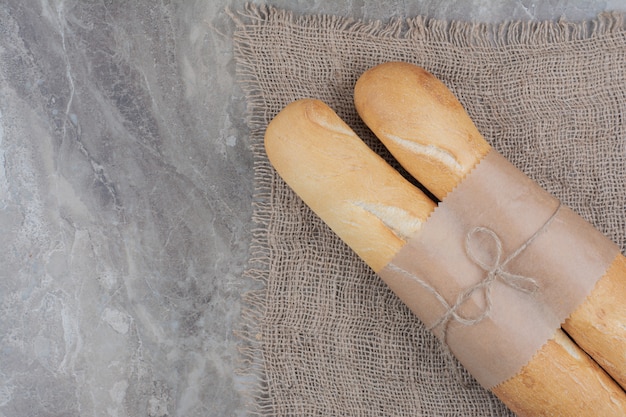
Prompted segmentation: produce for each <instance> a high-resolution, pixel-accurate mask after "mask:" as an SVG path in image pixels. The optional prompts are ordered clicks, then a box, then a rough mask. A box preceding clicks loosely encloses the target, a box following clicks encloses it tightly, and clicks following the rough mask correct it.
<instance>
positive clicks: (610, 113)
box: [235, 6, 626, 416]
mask: <svg viewBox="0 0 626 417" xmlns="http://www.w3.org/2000/svg"><path fill="white" fill-rule="evenodd" d="M235 20H236V21H237V29H236V32H235V47H236V57H237V63H238V72H239V79H240V81H241V84H242V86H243V88H244V90H245V92H246V94H247V98H248V103H249V110H248V111H249V115H248V117H249V119H248V123H249V126H250V134H251V142H252V146H253V152H254V154H255V177H256V196H255V210H254V220H255V222H256V224H257V225H256V228H255V230H254V242H253V244H252V257H251V260H250V265H249V271H248V273H249V275H250V276H252V277H254V278H257V279H259V280H261V282H262V284H263V288H262V289H261V290H259V291H256V292H253V293H251V294H248V295H247V297H246V302H247V303H248V308H247V310H246V311H245V312H244V324H243V326H242V335H243V337H244V339H245V340H246V348H245V350H244V354H245V356H246V358H247V359H248V360H249V364H248V365H249V368H248V371H249V372H250V374H251V375H253V376H255V378H257V381H256V383H255V384H254V386H253V387H252V389H253V391H254V395H255V398H254V405H255V408H256V411H258V412H259V414H261V415H264V416H309V415H325V416H332V415H354V416H381V415H394V416H404V415H406V416H508V415H511V413H510V412H509V411H508V410H507V409H506V407H505V406H504V405H502V404H501V403H500V402H499V401H498V400H497V399H496V398H495V397H493V396H492V395H491V394H490V393H488V392H486V391H484V390H483V389H482V388H481V387H480V386H478V384H476V383H475V382H474V381H473V380H472V378H471V377H470V376H469V375H467V373H465V371H463V370H462V369H458V364H456V363H454V362H450V361H449V360H448V359H447V358H446V356H445V354H444V353H443V350H442V348H441V346H440V345H439V342H438V341H437V340H436V339H435V338H434V337H433V336H432V335H431V334H430V333H429V332H428V331H427V330H425V329H424V327H423V325H422V324H421V323H420V322H419V321H418V320H417V319H416V318H415V317H413V316H412V314H411V313H410V312H409V310H408V309H407V308H406V307H405V306H404V305H403V304H402V303H401V302H400V301H399V300H398V299H397V297H396V296H395V295H394V294H393V293H392V292H391V291H390V290H389V289H388V288H386V286H385V284H384V283H383V282H382V281H381V280H380V279H379V278H378V277H377V276H376V275H375V274H374V273H373V272H372V271H371V270H369V269H368V268H367V267H366V266H365V264H364V263H363V262H361V261H360V260H359V259H358V258H357V257H356V255H354V254H353V253H352V252H351V251H350V249H349V248H347V247H346V246H345V245H344V244H343V243H342V242H341V241H340V240H339V239H338V238H337V237H336V236H334V234H333V233H332V232H331V231H330V230H329V229H328V228H327V227H326V226H325V225H324V224H323V222H322V221H321V220H319V219H318V218H317V217H316V216H315V215H314V214H313V213H312V212H311V211H310V210H309V209H308V208H307V207H306V206H305V205H304V204H303V203H302V202H301V201H300V200H299V198H298V197H297V196H295V194H294V193H293V192H292V191H291V190H290V189H289V188H288V187H287V186H286V185H285V184H284V183H283V181H282V180H281V179H280V178H279V177H278V176H277V174H276V173H275V172H274V171H273V169H272V168H271V167H270V165H269V162H268V161H267V158H266V157H265V153H264V150H263V145H262V142H263V134H264V132H265V128H266V126H267V124H268V122H269V121H270V120H271V118H272V117H273V116H274V115H275V114H276V113H278V112H279V111H280V110H281V109H282V108H283V107H284V106H285V105H287V104H288V103H290V102H291V101H294V100H296V99H299V98H304V97H313V98H318V99H321V100H323V101H325V102H326V103H328V104H329V105H330V106H331V107H332V108H333V109H334V110H335V111H336V112H337V113H338V114H339V115H340V116H341V117H342V118H343V119H344V120H345V121H346V122H347V123H348V124H349V125H350V126H351V127H353V129H354V130H355V131H356V132H357V133H358V134H359V135H360V136H361V137H362V138H363V139H364V140H366V142H368V143H369V144H370V145H371V146H372V147H373V148H374V149H375V150H377V151H378V152H380V153H381V154H383V155H385V156H386V157H388V154H387V153H386V152H385V151H384V150H383V149H382V146H381V145H380V144H379V143H378V142H377V141H376V140H375V138H374V137H373V135H372V134H371V133H370V132H369V131H368V130H367V128H366V127H365V125H364V124H363V123H362V122H361V121H360V120H359V118H358V116H357V114H356V111H355V109H354V106H353V104H352V97H353V96H352V89H353V87H354V83H355V82H356V79H357V78H358V77H359V75H360V74H361V73H363V72H364V71H365V70H367V69H369V68H370V67H372V66H374V65H376V64H379V63H382V62H385V61H394V60H399V61H407V62H412V63H415V64H418V65H421V66H423V67H424V68H426V69H427V70H428V71H430V72H432V73H433V74H434V75H435V76H437V77H438V78H440V79H441V80H442V81H443V82H444V83H445V84H446V85H447V86H448V87H449V88H450V89H451V90H452V91H453V92H454V93H455V94H456V96H457V97H458V98H459V99H460V101H461V102H462V103H463V105H464V106H465V108H466V109H467V111H468V113H469V114H470V116H471V117H472V119H473V120H474V122H475V124H476V125H477V127H478V129H479V130H480V131H481V133H482V134H483V135H484V136H485V138H486V139H487V140H488V141H489V142H490V143H491V145H492V146H493V147H494V148H496V149H497V150H498V151H500V153H502V154H503V155H504V156H505V157H507V158H508V159H509V160H510V161H511V162H512V163H513V164H514V165H516V166H517V167H518V168H520V169H521V170H522V171H524V172H525V173H526V174H528V175H529V176H530V177H531V178H532V179H534V180H535V181H537V182H538V183H539V184H540V185H541V186H543V187H544V188H545V189H547V190H548V191H549V192H551V193H553V194H554V195H555V196H556V197H557V198H559V199H560V200H561V201H562V202H563V203H564V204H566V205H567V206H569V207H570V208H572V209H573V210H574V211H576V212H577V213H579V214H580V215H581V216H582V217H584V218H585V219H586V220H588V221H590V222H591V223H592V224H593V225H595V226H596V227H597V228H598V229H599V230H600V231H602V232H603V233H604V234H605V235H606V236H608V237H609V238H611V239H612V240H613V241H615V242H616V243H617V244H618V245H619V246H620V247H621V249H622V250H624V248H625V247H626V121H625V119H624V117H625V116H624V115H626V71H625V70H626V28H625V25H624V19H623V16H621V15H615V14H612V15H603V16H600V17H598V18H597V19H596V20H594V21H593V22H583V23H567V22H541V23H537V22H535V23H506V24H502V25H482V24H470V23H460V22H442V21H433V20H428V19H424V18H421V17H416V18H413V19H408V20H404V21H394V22H390V23H387V24H382V23H379V22H360V21H352V20H347V19H343V18H338V17H332V16H294V15H293V14H291V13H289V12H287V11H284V10H277V9H274V8H269V7H252V6H251V7H249V8H247V9H246V10H244V11H241V12H240V13H239V14H237V15H236V16H235ZM459 375H460V376H459Z"/></svg>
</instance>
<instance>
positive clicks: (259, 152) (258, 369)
mask: <svg viewBox="0 0 626 417" xmlns="http://www.w3.org/2000/svg"><path fill="white" fill-rule="evenodd" d="M227 13H228V14H229V16H230V17H231V18H232V20H233V22H234V23H235V32H234V38H233V40H234V55H235V60H236V77H237V81H238V83H239V84H240V86H241V87H242V90H243V92H244V94H245V97H246V101H247V108H246V123H247V125H248V128H249V132H250V133H249V135H250V146H251V150H252V153H253V159H254V163H253V167H254V183H255V187H254V196H253V215H252V222H253V228H252V241H251V242H250V256H249V260H248V264H247V268H246V271H245V273H244V278H247V279H251V280H253V281H255V282H257V283H259V284H260V287H261V288H260V289H257V290H251V291H249V292H248V293H246V294H245V295H244V296H243V307H242V313H241V320H240V324H239V326H238V328H237V330H236V333H237V335H238V337H239V338H240V339H241V343H240V348H239V350H240V359H241V366H240V369H239V374H240V376H241V377H242V378H243V380H242V384H243V385H244V387H243V388H244V395H245V396H246V404H247V406H248V409H249V412H250V414H251V415H259V416H274V415H276V413H275V411H274V410H275V407H274V405H273V400H272V395H271V391H272V387H271V381H268V380H267V376H266V373H265V368H264V358H263V352H264V349H263V344H264V326H265V325H264V317H265V310H266V304H265V299H266V288H265V283H266V282H267V279H268V273H269V270H270V263H271V259H272V253H271V249H270V244H269V241H268V236H267V227H268V225H269V224H270V222H271V221H272V189H271V186H270V184H269V183H268V181H267V178H270V177H271V175H273V174H272V172H273V168H272V167H271V165H270V163H269V161H268V159H267V157H266V155H265V150H264V145H263V136H264V134H265V129H266V127H267V124H268V123H269V121H270V120H271V118H272V117H273V116H274V115H271V114H267V113H266V112H264V111H263V109H264V108H265V103H264V96H263V91H262V90H261V88H260V87H259V84H258V80H257V78H256V74H255V66H254V63H253V62H250V61H249V57H250V56H251V54H250V51H249V48H251V45H250V43H249V42H250V40H251V39H250V38H249V37H247V34H246V28H248V27H249V26H250V25H271V24H275V23H279V24H281V25H289V26H295V27H314V28H319V29H334V30H342V31H349V32H351V33H355V34H358V35H360V36H368V37H380V38H399V39H410V40H414V41H416V42H417V43H419V42H434V43H448V44H451V45H453V46H460V47H472V48H474V49H476V50H477V51H478V50H480V49H481V48H486V49H493V48H515V47H516V46H518V45H519V46H528V45H533V44H535V43H541V44H542V45H544V46H545V45H546V44H550V43H559V44H562V43H564V42H567V43H569V42H577V41H582V40H587V39H590V38H594V37H598V36H603V35H608V34H617V33H623V32H624V31H625V30H626V19H624V14H622V13H618V12H607V13H603V14H600V15H598V16H597V18H595V19H593V20H589V21H584V22H568V21H565V20H563V19H561V20H558V21H507V22H503V23H499V24H488V23H475V22H463V21H444V20H437V19H431V18H427V17H424V16H416V17H412V18H407V19H392V20H390V21H388V22H382V21H361V20H356V19H351V18H346V17H339V16H332V15H299V14H296V13H293V12H292V11H289V10H284V9H279V8H275V7H273V6H269V5H255V4H247V5H246V6H245V7H244V8H243V9H242V10H237V11H232V10H227ZM625 36H626V33H625Z"/></svg>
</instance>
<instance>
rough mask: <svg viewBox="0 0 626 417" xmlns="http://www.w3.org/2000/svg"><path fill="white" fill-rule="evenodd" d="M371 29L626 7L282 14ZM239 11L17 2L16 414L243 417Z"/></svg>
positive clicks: (6, 187) (9, 111)
mask: <svg viewBox="0 0 626 417" xmlns="http://www.w3.org/2000/svg"><path fill="white" fill-rule="evenodd" d="M270 3H271V4H274V5H276V6H279V7H287V8H290V9H292V10H294V11H296V12H302V13H317V12H322V13H332V14H338V15H343V16H351V17H355V18H365V19H383V20H385V19H388V18H390V17H398V16H409V15H415V14H424V15H427V16H431V17H436V18H442V19H463V20H469V19H473V20H479V21H489V22H498V21H502V20H507V19H552V18H558V17H566V18H568V19H570V20H579V19H584V18H592V17H594V16H595V15H596V14H597V13H598V12H601V11H603V10H626V4H625V2H624V1H623V0H611V1H582V0H580V1H573V0H572V1H566V0H550V1H541V2H539V1H537V2H532V1H526V0H504V1H498V2H496V1H494V2H490V1H486V0H482V1H481V0H471V1H467V0H456V1H450V2H442V1H437V0H415V1H407V0H405V1H402V0H390V1H378V0H349V1H345V2H335V1H331V0H298V1H278V0H276V1H270ZM243 4H244V2H243V1H239V0H230V1H229V0H218V1H211V0H178V1H177V0H160V1H157V0H136V1H121V0H100V1H95V0H92V1H78V0H36V1H35V0H1V1H0V416H1V417H4V416H243V415H246V414H247V413H246V405H245V400H244V395H243V394H244V391H245V385H244V384H243V382H244V381H243V380H242V378H241V377H238V376H237V374H236V368H237V366H238V364H237V358H238V355H237V350H236V346H237V343H238V340H237V337H236V336H235V335H234V334H233V330H234V329H235V328H236V323H237V320H238V318H239V314H240V311H241V295H242V293H244V292H245V291H246V290H248V289H250V288H252V287H253V286H254V285H255V283H251V282H249V281H247V280H246V279H244V278H242V272H243V271H244V269H245V265H246V260H247V256H248V246H249V240H250V229H251V221H250V216H251V200H252V193H253V182H252V169H251V166H252V156H251V153H250V150H249V146H248V139H247V130H246V126H245V123H244V116H245V100H244V97H243V96H242V93H241V91H240V89H239V88H238V86H237V84H236V80H235V77H234V73H235V70H234V69H235V63H234V61H233V48H232V33H233V30H234V25H233V23H232V21H231V20H230V18H229V17H228V14H227V13H226V12H225V10H224V9H225V7H226V6H229V7H230V8H231V9H233V10H237V9H239V8H241V7H242V5H243Z"/></svg>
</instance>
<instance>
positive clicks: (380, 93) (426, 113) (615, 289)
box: [354, 62, 626, 388]
mask: <svg viewBox="0 0 626 417" xmlns="http://www.w3.org/2000/svg"><path fill="white" fill-rule="evenodd" d="M354 100H355V105H356V108H357V111H358V112H359V114H360V116H361V118H362V119H363V120H364V121H365V123H366V124H367V125H368V126H369V127H370V129H371V130H372V131H373V132H374V133H375V134H376V135H377V136H378V138H379V139H380V140H381V141H382V142H383V143H384V144H385V146H386V147H387V148H388V149H389V150H390V151H391V153H392V154H393V155H394V157H395V158H397V159H398V161H399V162H400V163H401V164H402V165H403V167H404V168H405V169H406V170H407V171H408V172H410V173H411V175H413V176H414V177H415V178H417V179H418V180H419V181H420V182H421V183H422V185H424V186H425V187H426V188H427V189H429V190H430V191H431V192H432V193H433V194H434V195H436V196H437V197H438V198H440V199H443V198H445V196H446V194H447V193H448V192H450V191H451V190H452V189H453V188H454V187H455V186H456V185H457V184H458V183H459V182H460V181H461V180H462V179H463V178H464V177H465V175H466V174H467V173H468V172H469V171H470V170H471V169H472V168H473V167H474V166H475V165H476V164H477V163H478V162H479V161H480V160H481V159H482V158H483V157H484V156H485V155H486V154H487V152H489V150H490V149H491V147H490V146H489V144H488V143H487V142H486V141H485V140H484V138H483V137H482V135H481V134H480V133H479V132H478V130H477V129H476V127H475V126H474V124H473V123H472V121H471V120H470V118H469V116H468V115H467V113H466V112H465V110H464V109H463V106H462V105H461V104H460V103H459V101H458V100H457V99H456V98H455V96H454V95H453V94H452V92H451V91H450V90H448V88H447V87H446V86H445V85H444V84H443V83H442V82H441V81H439V80H438V79H436V78H435V77H434V76H433V75H431V74H430V73H428V72H427V71H425V70H424V69H422V68H420V67H417V66H415V65H411V64H408V63H400V62H390V63H385V64H382V65H379V66H377V67H374V68H372V69H370V70H369V71H367V72H366V73H364V74H363V75H362V76H361V78H360V79H359V80H358V82H357V84H356V86H355V99H354ZM425 161H426V162H425ZM563 329H564V330H565V331H566V332H567V333H569V334H570V335H571V337H572V338H573V339H574V340H575V342H576V343H577V344H578V345H579V346H581V347H582V348H583V349H584V350H585V351H586V352H587V353H588V354H589V355H591V356H592V357H593V358H594V359H595V360H596V361H597V362H598V363H599V364H600V365H601V366H602V367H604V369H605V370H606V371H607V372H609V373H610V374H611V376H612V377H613V378H615V380H616V381H618V382H619V383H620V384H621V386H622V387H623V388H626V258H624V256H623V255H621V254H619V255H618V256H617V257H616V258H615V260H614V261H613V264H612V265H611V267H610V268H609V270H608V272H607V273H606V274H605V275H604V276H603V277H602V278H601V279H600V281H599V282H598V283H597V285H596V287H595V288H594V290H593V291H592V293H591V294H590V296H589V297H588V298H587V300H586V301H585V302H584V303H583V304H581V306H580V307H579V308H578V309H577V310H576V311H575V312H574V313H573V314H572V315H571V316H570V317H569V319H568V320H567V321H566V322H565V323H564V324H563Z"/></svg>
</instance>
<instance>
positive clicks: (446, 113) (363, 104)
mask: <svg viewBox="0 0 626 417" xmlns="http://www.w3.org/2000/svg"><path fill="white" fill-rule="evenodd" d="M354 103H355V106H356V109H357V111H358V112H359V115H360V116H361V118H362V119H363V121H364V122H365V123H366V124H367V125H368V127H369V128H370V129H371V130H372V131H373V132H374V133H375V134H376V136H377V137H378V138H379V139H380V140H381V142H383V144H384V145H385V146H386V147H387V148H388V149H389V151H390V152H391V153H392V154H393V155H394V156H395V158H396V159H397V160H398V162H400V164H402V166H403V167H404V168H405V169H406V170H407V171H408V172H410V173H411V175H413V177H415V178H416V179H417V180H418V181H420V182H421V183H422V184H423V185H424V186H426V187H427V188H428V189H429V191H430V192H432V193H433V194H434V195H435V196H437V198H439V199H443V198H444V197H445V195H446V194H447V193H449V192H450V191H452V189H453V188H454V187H455V186H456V184H458V183H459V182H460V180H461V179H463V177H464V176H465V175H466V174H467V173H468V172H469V171H470V170H471V169H472V168H473V167H474V166H475V165H476V163H477V162H478V161H480V160H481V159H482V158H483V157H484V156H485V155H486V154H487V152H488V151H489V149H490V148H491V147H490V146H489V144H488V143H487V142H486V141H485V139H484V138H483V137H482V135H481V134H480V133H479V132H478V130H477V129H476V127H475V126H474V123H473V122H472V120H471V119H470V118H469V116H468V115H467V113H466V112H465V109H464V108H463V106H462V105H461V103H459V101H458V100H457V99H456V97H455V96H454V94H452V92H451V91H450V90H448V88H447V87H446V86H445V85H444V84H443V83H442V82H441V81H439V80H438V79H437V78H435V77H434V76H433V75H432V74H430V73H428V72H427V71H425V70H424V69H422V68H420V67H417V66H415V65H411V64H408V63H404V62H389V63H385V64H381V65H378V66H376V67H374V68H371V69H370V70H368V71H367V72H365V73H364V74H363V75H362V76H361V77H360V78H359V80H358V81H357V83H356V86H355V89H354Z"/></svg>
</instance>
